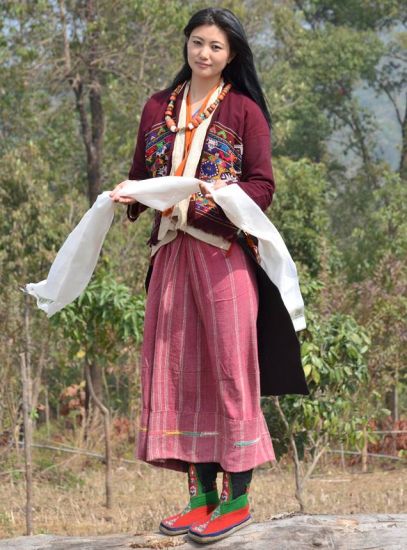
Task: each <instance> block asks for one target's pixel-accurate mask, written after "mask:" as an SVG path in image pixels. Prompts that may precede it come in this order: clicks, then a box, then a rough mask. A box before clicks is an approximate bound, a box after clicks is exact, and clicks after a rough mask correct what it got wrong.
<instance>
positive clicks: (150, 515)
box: [0, 456, 407, 538]
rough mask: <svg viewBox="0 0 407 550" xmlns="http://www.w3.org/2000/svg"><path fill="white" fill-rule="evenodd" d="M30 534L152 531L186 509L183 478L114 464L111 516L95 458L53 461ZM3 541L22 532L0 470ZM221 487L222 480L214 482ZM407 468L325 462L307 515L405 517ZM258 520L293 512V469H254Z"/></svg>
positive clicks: (15, 500)
mask: <svg viewBox="0 0 407 550" xmlns="http://www.w3.org/2000/svg"><path fill="white" fill-rule="evenodd" d="M34 477H35V484H34V496H33V500H34V514H33V523H34V532H35V533H36V534H39V533H53V534H61V535H85V534H86V535H93V534H109V533H129V532H131V533H134V532H136V531H139V532H140V531H155V530H156V528H157V525H158V523H159V522H160V519H161V518H163V517H165V516H168V515H171V514H173V513H175V512H177V511H179V510H180V509H181V508H182V507H183V506H184V505H185V504H186V502H187V500H188V496H187V487H186V476H185V474H181V473H176V472H172V471H168V470H163V469H158V468H154V467H151V466H148V465H145V464H142V463H138V464H136V465H127V464H126V465H120V464H116V465H115V468H114V472H113V491H114V493H113V498H114V502H113V509H112V510H107V509H106V508H105V507H104V505H103V503H104V471H103V466H102V465H101V464H100V463H98V462H97V461H94V460H92V459H86V461H84V459H83V458H78V457H75V456H74V457H72V458H68V459H66V456H65V457H63V461H59V462H58V461H57V460H55V461H54V463H52V462H51V463H50V464H49V465H48V466H46V467H45V468H44V466H43V467H42V469H41V470H40V471H38V472H37V473H36V474H35V476H34ZM0 481H1V484H0V538H8V537H16V536H18V535H21V534H23V533H24V529H25V528H24V526H25V519H24V501H25V486H24V481H23V474H22V473H21V472H20V473H19V474H18V472H17V473H16V471H14V473H13V475H11V474H10V472H9V471H7V470H3V471H2V472H1V477H0ZM218 482H219V483H220V482H221V476H220V475H219V476H218ZM406 488H407V468H405V467H404V468H402V467H397V468H393V467H392V465H391V463H387V464H386V465H384V466H383V465H380V466H375V468H374V469H373V466H371V470H370V471H369V472H368V473H366V474H361V473H360V466H358V465H356V466H352V467H351V466H349V467H347V468H346V470H345V471H344V470H342V468H340V467H339V466H338V465H335V464H329V463H325V464H324V465H322V467H321V468H320V469H319V471H318V472H317V473H316V475H315V476H314V477H313V478H312V479H311V480H310V481H309V483H308V484H307V486H306V492H305V502H306V512H308V513H313V514H363V513H364V514H375V513H387V514H396V513H400V512H404V511H406V510H407V494H406V493H407V490H406ZM250 501H251V510H252V514H253V516H254V519H255V521H258V522H262V521H265V520H267V519H269V518H270V517H272V516H275V515H277V514H284V513H290V512H293V511H297V510H298V504H297V502H296V500H295V497H294V476H293V472H292V471H291V468H290V465H289V464H288V463H287V464H286V465H284V466H282V465H281V466H276V465H274V466H270V465H265V466H263V467H261V468H258V469H256V471H255V474H254V476H253V482H252V485H251V489H250Z"/></svg>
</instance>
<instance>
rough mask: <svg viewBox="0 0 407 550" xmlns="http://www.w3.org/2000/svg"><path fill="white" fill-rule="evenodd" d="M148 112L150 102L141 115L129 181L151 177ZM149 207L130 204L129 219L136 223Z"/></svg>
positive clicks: (128, 208) (136, 203)
mask: <svg viewBox="0 0 407 550" xmlns="http://www.w3.org/2000/svg"><path fill="white" fill-rule="evenodd" d="M147 112H148V102H147V103H146V105H145V106H144V109H143V112H142V114H141V119H140V124H139V129H138V134H137V142H136V148H135V150H134V155H133V162H132V165H131V168H130V172H129V178H128V179H129V180H145V179H147V178H148V177H149V175H148V172H147V168H146V162H145V151H146V142H145V128H146V118H147ZM147 208H148V206H145V205H144V204H141V203H139V202H135V203H134V204H129V205H128V207H127V217H128V219H129V220H130V221H132V222H134V221H136V220H137V218H138V217H139V216H140V214H141V213H142V212H144V210H147Z"/></svg>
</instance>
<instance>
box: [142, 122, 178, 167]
mask: <svg viewBox="0 0 407 550" xmlns="http://www.w3.org/2000/svg"><path fill="white" fill-rule="evenodd" d="M145 141H146V167H147V170H148V171H149V173H150V176H151V177H152V178H156V177H159V176H166V175H167V166H168V159H169V156H170V151H171V148H172V144H173V143H174V134H173V133H172V132H171V131H170V130H169V129H168V128H167V126H166V124H165V122H160V123H158V124H156V125H155V126H153V127H152V129H151V130H150V131H149V132H147V133H146V135H145Z"/></svg>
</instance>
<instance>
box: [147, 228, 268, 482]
mask: <svg viewBox="0 0 407 550" xmlns="http://www.w3.org/2000/svg"><path fill="white" fill-rule="evenodd" d="M257 308H258V295H257V285H256V281H255V275H254V272H253V269H252V266H251V265H250V264H249V260H248V259H247V258H246V256H245V254H244V252H243V251H242V250H241V248H240V247H239V246H237V245H233V246H232V248H231V251H230V252H228V253H227V252H225V251H224V250H222V249H220V248H217V247H215V246H211V245H209V244H206V243H204V242H202V241H199V240H197V239H195V238H194V237H191V236H189V235H188V234H186V233H182V232H180V233H179V235H178V236H177V238H176V239H175V240H174V241H172V242H170V243H169V244H167V245H165V246H163V247H162V248H160V249H159V251H158V252H157V254H156V256H155V259H154V269H153V274H152V277H151V281H150V286H149V289H148V298H147V307H146V318H145V326H144V342H143V349H142V362H141V382H142V411H141V418H140V426H139V429H138V436H137V452H136V454H137V458H139V459H141V460H143V461H145V462H149V463H152V464H154V465H156V466H161V467H165V468H170V469H173V470H181V471H185V470H186V467H187V466H186V465H187V464H188V463H196V462H217V463H219V464H220V465H221V466H222V468H223V469H224V470H225V471H228V472H241V471H245V470H248V469H251V468H254V467H255V466H257V465H259V464H262V463H264V462H267V461H270V460H274V451H273V445H272V442H271V438H270V434H269V432H268V428H267V425H266V422H265V419H264V416H263V413H262V411H261V408H260V378H259V377H260V375H259V366H258V358H257V334H256V318H257Z"/></svg>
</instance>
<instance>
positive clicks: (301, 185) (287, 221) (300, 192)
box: [269, 157, 329, 275]
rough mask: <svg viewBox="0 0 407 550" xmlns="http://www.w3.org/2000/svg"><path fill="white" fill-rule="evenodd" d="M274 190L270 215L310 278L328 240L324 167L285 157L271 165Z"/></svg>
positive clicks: (318, 263)
mask: <svg viewBox="0 0 407 550" xmlns="http://www.w3.org/2000/svg"><path fill="white" fill-rule="evenodd" d="M274 167H275V172H276V180H277V190H276V195H275V199H274V201H273V204H272V207H271V209H270V211H269V215H270V218H271V220H272V221H273V223H274V224H275V225H276V227H277V228H278V229H279V231H281V233H282V235H283V237H284V240H285V242H286V244H287V247H288V249H289V250H290V252H291V254H292V256H293V257H294V258H295V261H296V262H299V263H301V264H303V265H304V266H306V267H307V268H308V269H309V271H310V273H311V274H312V275H316V274H317V273H318V271H319V270H320V267H321V254H322V246H321V245H322V240H323V239H326V238H327V237H328V233H329V219H328V216H327V211H326V197H327V180H326V167H325V166H324V165H323V164H315V163H312V162H310V161H308V160H306V159H302V160H299V161H293V160H291V159H289V158H286V157H280V158H278V159H276V161H275V163H274Z"/></svg>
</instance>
